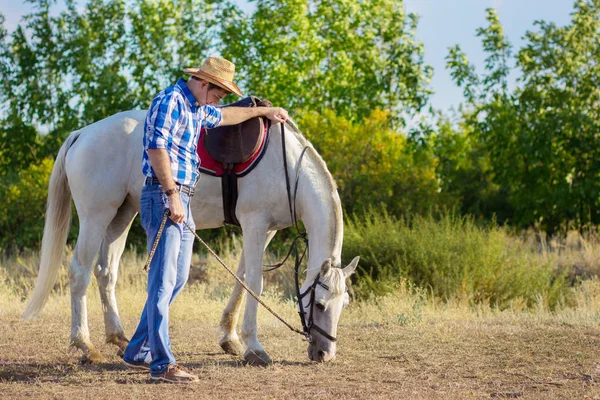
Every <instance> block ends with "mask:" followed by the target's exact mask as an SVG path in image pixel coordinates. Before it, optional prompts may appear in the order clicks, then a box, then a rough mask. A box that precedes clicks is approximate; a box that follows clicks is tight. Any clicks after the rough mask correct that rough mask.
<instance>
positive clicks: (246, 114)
mask: <svg viewBox="0 0 600 400" xmlns="http://www.w3.org/2000/svg"><path fill="white" fill-rule="evenodd" d="M221 113H222V115H223V116H222V120H221V124H220V126H227V125H236V124H239V123H242V122H244V121H246V120H249V119H251V118H255V117H267V118H269V119H270V120H271V121H274V122H285V121H286V120H287V119H288V113H287V111H286V110H284V109H283V108H281V107H251V108H246V107H224V108H221Z"/></svg>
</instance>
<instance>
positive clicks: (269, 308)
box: [183, 221, 309, 340]
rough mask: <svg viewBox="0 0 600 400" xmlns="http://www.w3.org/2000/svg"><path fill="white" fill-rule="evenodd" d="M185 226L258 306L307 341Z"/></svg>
mask: <svg viewBox="0 0 600 400" xmlns="http://www.w3.org/2000/svg"><path fill="white" fill-rule="evenodd" d="M183 223H184V225H185V226H187V228H188V229H189V230H190V232H192V233H193V234H194V236H195V237H196V239H198V240H199V241H200V243H202V244H203V245H204V247H206V249H207V250H208V251H209V252H210V254H212V255H213V256H214V257H215V258H216V259H217V261H218V262H219V263H220V264H221V265H222V266H223V267H224V268H225V269H226V270H227V272H229V273H230V274H231V275H233V277H234V278H235V279H236V280H237V281H238V282H239V283H240V285H242V287H243V288H244V289H246V291H247V292H248V293H250V295H251V296H252V297H254V299H255V300H256V301H258V302H259V303H260V305H262V306H263V307H264V308H266V309H267V311H269V312H270V313H271V314H273V315H274V316H275V318H277V319H278V320H280V321H281V322H283V324H284V325H285V326H287V327H288V328H290V329H291V330H292V331H294V332H296V333H299V334H301V335H302V336H304V337H305V338H306V339H307V340H308V339H309V336H308V335H307V334H306V333H305V332H303V331H301V330H300V329H297V328H294V327H293V326H292V325H290V324H288V323H287V322H286V321H285V320H284V319H283V318H282V317H280V316H279V315H278V314H277V313H276V312H275V311H273V310H272V309H271V307H269V306H268V305H267V304H266V303H265V302H264V301H262V300H261V299H260V298H259V297H258V295H257V294H256V293H254V291H253V290H252V289H250V288H249V287H248V285H246V283H245V282H244V281H243V280H241V279H240V278H239V277H238V276H237V275H236V274H235V272H233V271H232V270H231V269H229V267H228V266H227V265H225V263H224V262H223V261H222V260H221V258H219V256H218V255H217V253H215V252H214V251H213V250H212V249H211V248H210V247H209V246H208V245H207V244H206V243H205V242H204V240H202V238H201V237H200V236H198V234H197V233H196V231H194V230H193V229H192V228H191V227H190V226H189V225H188V224H187V222H185V221H184V222H183Z"/></svg>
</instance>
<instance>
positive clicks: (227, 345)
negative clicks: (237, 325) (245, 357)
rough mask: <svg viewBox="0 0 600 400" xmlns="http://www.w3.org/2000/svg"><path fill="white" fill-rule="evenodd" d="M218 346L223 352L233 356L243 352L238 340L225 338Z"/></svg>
mask: <svg viewBox="0 0 600 400" xmlns="http://www.w3.org/2000/svg"><path fill="white" fill-rule="evenodd" d="M219 346H221V348H222V349H223V351H224V352H225V353H227V354H231V355H233V356H241V355H242V354H244V346H242V344H241V343H240V341H239V340H225V341H222V342H219Z"/></svg>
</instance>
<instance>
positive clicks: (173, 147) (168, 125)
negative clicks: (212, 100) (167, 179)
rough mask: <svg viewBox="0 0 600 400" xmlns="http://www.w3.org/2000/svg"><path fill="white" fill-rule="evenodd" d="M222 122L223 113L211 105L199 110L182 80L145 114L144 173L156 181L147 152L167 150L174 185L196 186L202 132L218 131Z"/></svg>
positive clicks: (154, 102)
mask: <svg viewBox="0 0 600 400" xmlns="http://www.w3.org/2000/svg"><path fill="white" fill-rule="evenodd" d="M221 120H222V114H221V110H219V109H218V108H215V107H213V106H210V105H204V106H202V107H198V103H197V102H196V98H195V97H194V95H193V94H192V92H191V91H190V89H189V88H188V87H187V86H186V84H185V81H184V80H183V79H179V80H178V81H177V83H176V84H174V85H172V86H169V87H168V88H166V89H165V90H163V91H162V92H160V93H159V94H158V95H157V96H156V97H155V98H154V100H152V104H151V105H150V109H149V110H148V114H146V123H145V124H144V140H143V143H144V156H143V159H142V173H143V174H144V175H145V176H147V177H156V174H155V173H154V170H153V169H152V163H151V162H150V158H149V157H148V152H147V150H148V149H166V150H167V153H168V154H169V158H170V159H171V173H172V174H173V179H174V180H175V182H177V183H179V184H180V185H186V186H194V185H195V184H196V180H197V179H198V164H199V162H200V159H199V157H198V153H197V152H196V147H197V145H198V139H199V138H200V128H201V127H205V128H209V129H210V128H215V127H217V126H219V124H220V123H221Z"/></svg>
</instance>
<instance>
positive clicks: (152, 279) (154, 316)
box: [123, 185, 195, 374]
mask: <svg viewBox="0 0 600 400" xmlns="http://www.w3.org/2000/svg"><path fill="white" fill-rule="evenodd" d="M179 196H180V198H181V203H182V205H183V208H184V209H185V221H186V222H187V223H188V224H189V225H190V227H192V229H194V228H195V226H194V221H193V219H192V216H191V211H190V197H189V196H188V195H187V194H184V193H181V192H180V193H179ZM167 208H168V202H167V197H166V196H165V194H164V193H163V191H162V187H161V186H159V185H146V186H144V188H143V189H142V196H141V199H140V217H141V220H142V227H143V228H144V230H145V231H146V235H147V237H148V239H147V240H148V252H150V249H151V248H152V245H153V244H154V239H155V238H156V235H157V233H158V229H159V227H160V223H161V221H162V218H163V215H164V211H165V210H166V209H167ZM193 244H194V235H193V234H192V232H190V231H189V229H188V228H187V227H186V226H185V225H184V224H176V223H174V222H173V221H172V220H171V219H170V218H167V223H166V225H165V228H164V230H163V233H162V236H161V238H160V241H159V242H158V246H157V247H156V252H155V253H154V258H153V259H152V263H151V264H150V271H149V272H148V298H147V299H146V304H145V305H144V310H143V311H142V316H141V317H140V322H139V324H138V327H137V329H136V331H135V334H134V335H133V337H132V338H131V342H129V345H128V346H127V349H125V355H124V356H123V359H124V360H125V361H127V362H129V363H143V362H150V373H152V374H160V373H162V372H164V371H166V370H167V368H168V367H169V365H172V364H175V357H173V353H171V341H170V339H169V306H170V304H171V303H172V302H173V300H174V299H175V297H176V296H177V295H178V294H179V292H181V289H183V287H184V286H185V283H186V282H187V280H188V276H189V273H190V263H191V261H192V247H193Z"/></svg>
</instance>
